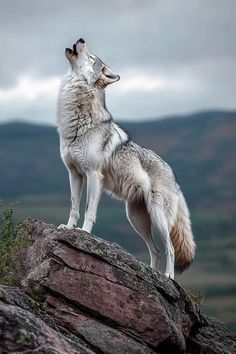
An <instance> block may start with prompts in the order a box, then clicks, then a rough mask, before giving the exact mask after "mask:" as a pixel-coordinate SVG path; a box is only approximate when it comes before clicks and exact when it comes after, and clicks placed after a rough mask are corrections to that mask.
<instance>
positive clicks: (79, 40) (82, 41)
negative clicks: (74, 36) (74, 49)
mask: <svg viewBox="0 0 236 354" xmlns="http://www.w3.org/2000/svg"><path fill="white" fill-rule="evenodd" d="M78 43H85V40H84V39H83V38H80V39H78V41H77V42H76V43H75V44H78Z"/></svg>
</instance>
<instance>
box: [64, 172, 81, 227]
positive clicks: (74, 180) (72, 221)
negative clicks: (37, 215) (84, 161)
mask: <svg viewBox="0 0 236 354" xmlns="http://www.w3.org/2000/svg"><path fill="white" fill-rule="evenodd" d="M68 172H69V180H70V191H71V209H70V216H69V220H68V222H67V224H66V225H64V224H61V225H60V226H58V228H59V229H73V228H75V227H76V225H77V221H78V219H79V216H80V214H79V205H80V200H81V195H82V190H83V183H84V178H83V176H82V175H80V174H78V172H77V170H76V169H75V168H68Z"/></svg>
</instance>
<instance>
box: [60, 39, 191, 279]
mask: <svg viewBox="0 0 236 354" xmlns="http://www.w3.org/2000/svg"><path fill="white" fill-rule="evenodd" d="M65 55H66V57H67V58H68V60H69V63H70V68H69V71H68V73H67V74H66V75H65V77H64V79H63V81H62V85H61V89H60V93H59V100H58V132H59V136H60V153H61V157H62V160H63V162H64V164H65V166H66V168H67V170H68V172H69V180H70V189H71V210H70V216H69V220H68V223H67V224H66V225H64V224H62V225H60V226H59V228H67V229H72V228H76V226H77V221H78V219H79V216H80V213H79V205H80V200H81V194H82V188H83V185H84V182H85V181H86V182H87V203H86V211H85V217H84V223H83V226H82V229H83V230H86V231H87V232H91V230H92V226H93V224H94V223H95V220H96V212H97V207H98V202H99V199H100V196H101V192H102V190H103V189H105V190H106V191H108V192H109V193H110V194H112V195H113V196H115V197H118V198H120V199H122V200H124V201H125V203H126V213H127V217H128V220H129V222H130V223H131V225H132V226H133V228H134V229H135V230H136V232H137V233H138V234H139V235H140V236H142V238H143V239H144V240H145V242H146V244H147V247H148V250H149V253H150V257H151V267H152V268H153V269H154V270H157V269H158V266H159V261H160V251H159V249H158V247H157V245H156V244H155V241H154V238H153V231H154V229H156V230H157V231H158V234H159V235H160V236H161V239H162V241H163V243H164V246H165V255H166V271H165V274H166V275H167V276H169V277H171V278H172V279H173V278H174V267H176V269H177V270H180V271H182V270H184V269H185V268H186V267H187V266H188V265H189V264H190V263H191V262H192V260H193V258H194V254H195V243H194V239H193V235H192V231H191V223H190V218H189V211H188V208H187V205H186V202H185V199H184V197H183V194H182V193H181V190H180V188H179V186H178V184H177V183H176V180H175V177H174V174H173V172H172V170H171V168H170V167H169V166H168V164H167V163H166V162H164V161H163V160H162V159H161V158H160V157H159V156H158V155H156V154H155V153H154V152H153V151H151V150H147V149H144V148H142V147H140V146H139V145H137V144H135V143H134V142H133V141H132V140H131V139H130V137H129V136H128V135H127V133H126V132H125V131H123V130H122V129H121V128H120V127H119V126H118V125H117V124H116V123H114V121H113V119H112V116H111V114H110V112H109V111H108V110H107V108H106V104H105V88H106V86H107V85H109V84H111V83H113V82H116V81H118V80H119V79H120V77H119V76H118V75H115V74H114V73H113V72H112V70H111V69H110V68H109V67H108V66H107V65H106V64H104V63H103V62H102V61H101V60H100V59H99V58H98V57H97V56H95V55H92V54H90V52H89V51H88V49H87V46H86V44H85V41H84V40H83V39H79V40H78V41H77V42H76V43H75V44H74V45H73V49H70V48H67V49H66V51H65Z"/></svg>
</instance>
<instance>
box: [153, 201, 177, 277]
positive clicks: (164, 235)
mask: <svg viewBox="0 0 236 354" xmlns="http://www.w3.org/2000/svg"><path fill="white" fill-rule="evenodd" d="M150 216H151V220H152V224H153V225H154V226H155V227H156V228H157V231H158V233H159V234H160V236H161V239H162V241H163V244H164V247H165V255H166V271H165V274H166V276H168V277H169V278H171V279H174V263H175V253H174V247H173V245H172V241H171V238H170V234H169V231H168V225H167V220H166V217H165V215H164V212H163V211H162V209H161V207H160V206H159V205H152V208H150Z"/></svg>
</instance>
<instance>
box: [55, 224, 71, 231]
mask: <svg viewBox="0 0 236 354" xmlns="http://www.w3.org/2000/svg"><path fill="white" fill-rule="evenodd" d="M74 228H75V227H74V226H70V225H65V224H61V225H59V226H58V227H57V229H58V230H72V229H74Z"/></svg>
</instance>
